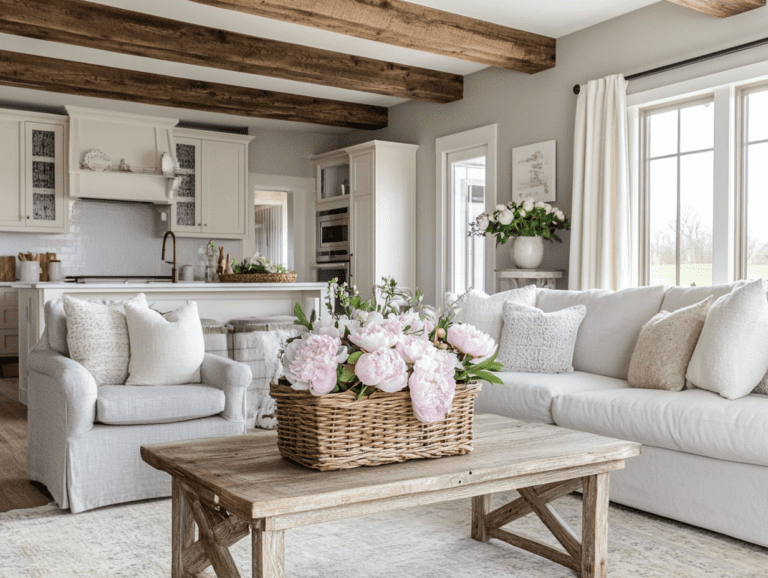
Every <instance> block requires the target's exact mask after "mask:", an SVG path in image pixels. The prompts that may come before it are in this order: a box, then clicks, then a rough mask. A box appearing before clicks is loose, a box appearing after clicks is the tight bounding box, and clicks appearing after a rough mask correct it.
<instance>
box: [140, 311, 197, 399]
mask: <svg viewBox="0 0 768 578" xmlns="http://www.w3.org/2000/svg"><path fill="white" fill-rule="evenodd" d="M125 317H126V321H127V322H128V333H129V335H130V338H131V362H130V365H129V366H128V372H129V374H130V375H129V376H128V379H127V381H126V384H128V385H181V384H185V383H200V366H201V365H202V364H203V358H204V357H205V340H204V338H203V326H202V324H201V323H200V316H199V315H198V313H197V303H195V302H194V301H192V302H190V303H187V304H186V305H184V306H183V307H180V308H179V309H176V311H172V312H171V313H166V314H165V315H163V314H161V313H158V312H157V311H153V310H152V309H149V308H140V307H133V306H131V305H126V306H125Z"/></svg>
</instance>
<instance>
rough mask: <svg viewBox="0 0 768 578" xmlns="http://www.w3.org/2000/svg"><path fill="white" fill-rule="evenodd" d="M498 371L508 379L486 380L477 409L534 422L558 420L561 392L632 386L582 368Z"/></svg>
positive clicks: (477, 402)
mask: <svg viewBox="0 0 768 578" xmlns="http://www.w3.org/2000/svg"><path fill="white" fill-rule="evenodd" d="M496 375H497V376H498V377H499V378H501V380H502V381H503V382H504V383H503V384H496V383H484V384H483V388H482V389H481V390H480V394H479V395H478V396H477V400H476V401H475V411H476V412H477V413H495V414H497V415H503V416H506V417H511V418H514V419H521V420H523V421H527V422H534V423H549V424H551V423H555V422H554V420H553V419H552V400H553V399H554V398H555V397H556V396H558V395H563V394H565V393H574V392H580V391H603V390H606V389H624V388H627V387H629V384H628V383H627V382H626V381H625V380H623V379H615V378H613V377H604V376H602V375H594V374H591V373H582V372H580V371H575V372H573V373H558V374H544V373H518V372H499V373H497V374H496ZM766 399H768V398H766Z"/></svg>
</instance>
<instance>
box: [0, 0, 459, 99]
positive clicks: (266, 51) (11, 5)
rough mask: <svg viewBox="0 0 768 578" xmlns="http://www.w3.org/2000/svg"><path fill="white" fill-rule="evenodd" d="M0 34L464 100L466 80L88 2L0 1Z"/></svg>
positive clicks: (373, 90) (347, 86)
mask: <svg viewBox="0 0 768 578" xmlns="http://www.w3.org/2000/svg"><path fill="white" fill-rule="evenodd" d="M0 32H4V33H6V34H14V35H17V36H26V37H29V38H36V39H39V40H46V41H50V42H62V43H65V44H74V45H76V46H83V47H86V48H95V49H97V50H108V51H111V52H119V53H122V54H132V55H136V56H143V57H146V58H156V59H160V60H168V61H172V62H181V63H184V64H193V65H196V66H207V67H212V68H220V69H225V70H234V71H236V72H244V73H248V74H258V75H262V76H270V77H275V78H285V79H288V80H296V81H299V82H310V83H313V84H322V85H326V86H333V87H336V88H345V89H349V90H359V91H362V92H371V93H375V94H384V95H387V96H395V97H400V98H408V99H415V100H425V101H429V102H438V103H445V102H453V101H456V100H460V99H461V98H462V96H463V91H464V81H463V78H462V77H461V76H459V75H455V74H449V73H446V72H438V71H434V70H428V69H425V68H418V67H414V66H405V65H400V64H394V63H392V62H385V61H382V60H375V59H372V58H363V57H359V56H351V55H349V54H342V53H340V52H332V51H330V50H321V49H318V48H311V47H307V46H300V45H297V44H290V43H288V42H279V41H276V40H267V39H264V38H256V37H254V36H246V35H245V34H239V33H236V32H229V31H226V30H219V29H216V28H209V27H206V26H199V25H197V24H190V23H187V22H180V21H177V20H170V19H168V18H160V17H158V16H152V15H150V14H144V13H141V12H133V11H130V10H123V9H121V8H113V7H111V6H106V5H103V4H97V3H94V2H84V1H83V0H56V1H55V2H51V1H50V0H0Z"/></svg>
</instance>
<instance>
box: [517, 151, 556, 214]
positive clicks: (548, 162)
mask: <svg viewBox="0 0 768 578" xmlns="http://www.w3.org/2000/svg"><path fill="white" fill-rule="evenodd" d="M556 145H557V141H554V140H548V141H545V142H540V143H536V144H530V145H525V146H521V147H515V148H513V149H512V200H513V201H517V202H520V201H522V200H523V199H525V198H526V197H533V199H534V200H536V201H544V202H548V203H551V202H554V201H555V200H557V199H556V196H557V146H556Z"/></svg>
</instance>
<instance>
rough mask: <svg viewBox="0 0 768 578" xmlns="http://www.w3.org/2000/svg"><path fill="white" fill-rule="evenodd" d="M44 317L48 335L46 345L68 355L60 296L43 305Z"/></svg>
mask: <svg viewBox="0 0 768 578" xmlns="http://www.w3.org/2000/svg"><path fill="white" fill-rule="evenodd" d="M43 315H44V317H45V333H46V335H47V336H48V347H50V348H51V349H53V350H54V351H58V352H59V353H61V354H62V355H65V356H67V357H69V345H67V314H66V312H65V311H64V301H63V300H62V298H61V297H57V298H56V299H51V300H50V301H47V302H46V303H45V306H44V307H43Z"/></svg>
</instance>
